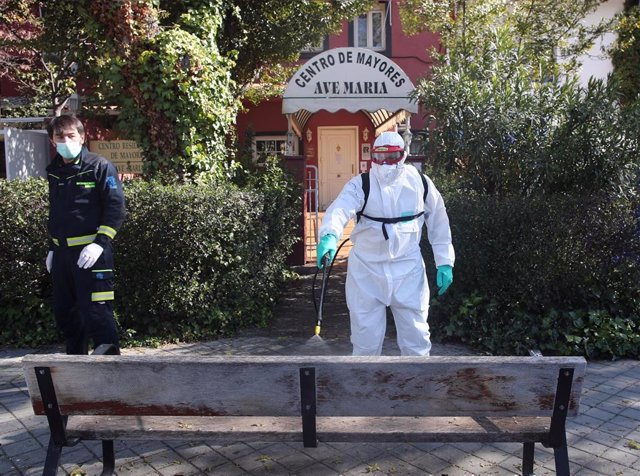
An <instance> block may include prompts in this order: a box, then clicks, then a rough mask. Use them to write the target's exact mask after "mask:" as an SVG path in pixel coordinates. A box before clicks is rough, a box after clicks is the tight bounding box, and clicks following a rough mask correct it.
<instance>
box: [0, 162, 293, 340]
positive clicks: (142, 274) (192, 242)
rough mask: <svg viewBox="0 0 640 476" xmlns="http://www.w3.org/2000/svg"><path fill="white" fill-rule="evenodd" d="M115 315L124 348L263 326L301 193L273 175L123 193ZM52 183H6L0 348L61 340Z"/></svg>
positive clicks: (128, 187) (139, 185) (131, 186)
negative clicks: (53, 277) (50, 216)
mask: <svg viewBox="0 0 640 476" xmlns="http://www.w3.org/2000/svg"><path fill="white" fill-rule="evenodd" d="M125 194H126V198H127V218H126V220H125V223H124V225H123V227H122V229H121V230H120V233H119V234H118V236H117V237H116V240H115V243H114V246H115V256H116V263H115V266H116V288H115V292H116V301H115V305H116V315H117V318H118V321H119V324H120V328H121V330H122V333H123V338H124V339H125V341H127V340H132V339H135V340H136V341H144V340H145V339H158V340H186V341H188V340H195V339H201V338H209V337H214V336H219V335H224V334H228V333H231V332H233V331H235V330H236V329H238V328H240V327H244V326H250V325H264V324H265V323H266V322H267V320H268V319H269V317H270V316H271V309H272V306H273V304H274V302H275V301H276V299H277V297H278V293H279V292H280V290H281V289H282V283H283V282H284V280H285V279H286V277H287V273H288V268H287V265H286V257H287V256H288V254H289V253H290V251H291V249H292V246H293V244H294V242H295V240H296V237H295V233H294V231H293V226H294V225H293V223H294V220H295V216H296V213H297V210H298V209H299V207H297V206H296V205H295V204H296V203H297V201H298V200H299V197H300V191H299V190H298V188H297V187H296V186H295V185H293V184H292V182H291V181H290V180H289V179H288V178H287V177H286V176H285V174H284V173H283V172H282V171H281V170H280V169H279V168H277V167H275V166H273V165H271V166H270V167H269V169H268V171H267V172H266V173H265V174H262V175H260V176H256V177H253V178H252V181H251V183H250V184H249V185H248V186H247V187H244V188H242V189H240V188H237V187H235V186H233V185H229V184H223V185H216V186H213V185H211V186H205V185H179V186H176V185H162V184H159V183H153V182H152V183H150V182H143V181H133V182H128V183H126V184H125ZM47 209H48V205H47V200H46V183H45V182H44V181H42V180H31V181H26V182H18V181H12V182H7V181H4V180H3V181H0V219H1V220H2V222H3V224H4V226H3V227H2V230H1V232H0V253H1V257H0V272H1V273H2V276H6V277H7V279H3V280H2V282H0V319H2V321H3V322H7V323H8V325H4V326H3V328H2V334H1V341H0V343H2V344H12V345H38V344H45V343H50V342H55V341H56V340H59V337H58V336H57V333H56V332H55V329H54V321H53V318H52V316H51V312H50V296H51V288H50V284H49V279H48V276H47V274H46V270H45V267H44V258H45V256H46V252H47V249H46V243H47V237H46V214H47Z"/></svg>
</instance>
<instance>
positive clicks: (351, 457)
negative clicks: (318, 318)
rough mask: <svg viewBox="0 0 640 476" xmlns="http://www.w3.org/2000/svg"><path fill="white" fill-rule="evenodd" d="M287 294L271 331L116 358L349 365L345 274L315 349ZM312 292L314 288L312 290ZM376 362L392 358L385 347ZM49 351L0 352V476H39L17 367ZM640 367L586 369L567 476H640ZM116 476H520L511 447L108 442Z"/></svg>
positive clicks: (303, 289)
mask: <svg viewBox="0 0 640 476" xmlns="http://www.w3.org/2000/svg"><path fill="white" fill-rule="evenodd" d="M301 272H302V274H304V276H303V278H302V279H301V280H300V281H299V282H297V283H296V284H294V285H293V286H292V287H291V289H290V293H289V295H288V296H287V297H286V299H284V300H283V301H282V302H281V303H280V305H279V313H278V314H277V315H278V318H277V319H276V322H275V323H274V325H273V326H271V327H270V328H269V329H257V330H256V329H254V330H249V331H244V332H242V333H240V334H239V335H238V336H237V337H234V338H229V339H220V340H217V341H213V342H204V343H198V344H185V345H168V346H164V347H162V348H160V349H148V348H135V349H126V350H125V352H124V353H127V354H134V353H153V352H157V353H165V354H197V355H219V354H224V355H231V354H233V355H242V354H264V355H314V354H328V355H349V353H350V344H349V339H348V318H347V313H346V308H345V306H344V301H343V300H342V283H343V281H344V269H341V268H340V267H337V268H336V270H335V271H334V274H333V276H332V279H333V281H331V285H330V288H329V291H328V294H327V301H326V302H327V307H326V308H325V312H324V316H325V317H324V320H323V326H322V336H323V337H324V339H323V341H322V342H320V343H317V342H315V341H314V340H312V341H310V340H309V338H310V337H311V335H312V334H313V328H314V325H315V311H314V308H313V305H312V304H311V298H310V294H309V288H310V283H311V275H309V273H308V270H306V271H305V270H301ZM317 284H318V286H319V284H320V283H319V281H318V283H317ZM392 336H393V332H392V330H390V336H389V338H388V339H387V341H386V342H385V349H384V353H385V354H387V355H397V354H398V349H397V346H396V345H395V343H394V340H393V338H392ZM35 351H37V352H51V351H54V352H59V351H60V348H52V349H37V350H34V349H0V475H2V476H18V475H30V474H41V472H42V467H43V464H44V457H45V453H46V445H47V441H48V436H49V433H48V430H47V424H46V418H45V417H36V416H34V415H33V412H32V409H31V406H30V403H29V399H28V395H27V391H26V386H25V383H24V379H23V375H22V370H21V368H20V362H21V358H22V356H24V355H25V354H28V353H31V352H35ZM470 352H471V351H470V350H468V349H466V348H464V347H462V346H454V345H437V344H435V345H434V347H433V352H432V354H433V355H465V354H468V353H470ZM639 381H640V362H638V361H635V360H621V361H616V362H609V361H596V362H589V364H588V367H587V376H586V379H585V382H584V386H583V395H582V400H581V415H580V416H579V417H577V418H574V419H571V420H570V421H569V422H568V443H569V459H570V463H571V474H573V475H579V476H587V475H608V476H613V475H620V476H622V475H639V474H640V385H638V382H639ZM100 457H101V454H100V446H99V443H94V442H83V443H80V444H78V445H77V446H75V447H73V448H65V450H64V451H63V453H62V465H61V468H60V470H59V472H58V474H72V475H79V474H86V475H98V474H100V471H101V465H100V463H99V462H98V460H99V458H100ZM116 458H117V459H116V468H117V473H118V475H136V476H143V475H173V476H178V475H184V476H186V475H196V474H205V475H207V474H216V475H246V474H251V475H272V474H273V475H304V476H306V475H310V476H313V475H318V476H324V475H349V476H354V475H360V474H366V473H370V474H379V475H425V474H434V475H448V476H457V475H511V474H518V473H519V471H520V462H521V445H519V444H494V445H480V444H455V445H454V444H449V445H442V444H410V443H406V444H321V445H320V446H319V447H318V448H307V449H305V448H303V447H302V445H301V444H251V445H249V444H244V443H238V444H235V445H230V446H217V445H215V443H214V442H202V443H193V442H180V441H166V442H133V441H128V442H116ZM553 467H554V466H553V453H552V452H551V451H549V450H546V449H544V448H542V447H540V446H539V445H538V446H537V447H536V474H537V475H538V476H540V475H545V474H554V470H553Z"/></svg>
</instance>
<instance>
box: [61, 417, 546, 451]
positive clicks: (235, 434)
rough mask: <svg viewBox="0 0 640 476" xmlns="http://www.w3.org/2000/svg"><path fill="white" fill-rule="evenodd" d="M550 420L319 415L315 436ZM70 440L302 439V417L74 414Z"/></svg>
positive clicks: (533, 437)
mask: <svg viewBox="0 0 640 476" xmlns="http://www.w3.org/2000/svg"><path fill="white" fill-rule="evenodd" d="M548 431H549V419H548V418H530V417H519V418H504V417H503V418H468V417H449V418H447V417H423V418H414V417H388V418H387V417H351V418H343V417H323V418H318V420H317V436H318V440H319V441H325V442H353V441H362V442H407V441H410V442H415V443H419V442H436V441H437V442H482V441H486V440H487V437H488V436H489V435H490V439H491V441H496V442H498V441H500V442H523V441H544V439H545V437H546V436H547V434H548ZM67 434H68V436H69V437H70V438H80V439H84V440H92V439H95V440H100V439H118V438H122V439H132V440H146V439H149V440H210V441H215V442H216V444H229V443H234V442H238V441H243V442H255V441H274V440H275V441H283V442H298V443H301V431H300V418H299V417H298V418H295V417H278V418H267V417H149V416H146V417H132V416H122V417H110V416H97V417H93V416H74V417H71V418H70V419H69V422H68V424H67Z"/></svg>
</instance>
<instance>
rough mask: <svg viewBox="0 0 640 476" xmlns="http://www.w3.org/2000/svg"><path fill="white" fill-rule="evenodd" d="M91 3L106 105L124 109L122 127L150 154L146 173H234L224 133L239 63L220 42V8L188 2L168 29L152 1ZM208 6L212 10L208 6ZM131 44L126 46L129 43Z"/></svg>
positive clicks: (201, 176) (206, 176) (232, 110)
mask: <svg viewBox="0 0 640 476" xmlns="http://www.w3.org/2000/svg"><path fill="white" fill-rule="evenodd" d="M125 3H127V2H124V3H123V4H119V5H118V6H117V7H113V5H112V2H107V1H104V2H102V1H101V2H90V3H89V4H88V5H87V8H86V12H85V15H86V16H87V22H88V25H89V29H90V31H91V32H92V35H93V36H94V37H95V38H96V39H97V41H96V46H95V48H94V50H93V52H92V54H93V57H94V58H95V61H94V63H95V65H96V67H95V70H94V74H95V80H96V84H97V90H98V92H99V100H100V101H102V102H107V103H110V102H115V103H117V104H119V106H120V111H121V114H120V116H119V121H118V127H119V129H121V130H122V131H125V132H126V133H127V135H128V137H130V138H132V139H134V140H136V142H137V143H138V144H139V145H140V146H141V148H142V149H143V151H144V156H145V172H146V173H148V174H150V175H158V176H163V175H169V176H170V175H174V176H177V177H178V178H179V179H183V180H199V181H201V180H211V179H214V180H220V179H223V178H226V177H228V176H229V175H231V174H232V169H233V164H232V163H229V162H228V161H227V157H228V156H229V154H228V151H227V148H226V144H225V141H226V134H227V132H228V130H229V129H230V128H231V126H232V124H233V121H234V120H235V116H236V112H237V107H238V104H237V103H236V101H235V100H234V98H233V97H232V94H231V90H232V89H233V83H232V81H231V79H230V68H231V67H232V65H233V62H232V61H231V60H230V59H228V58H226V57H224V56H222V55H221V54H220V53H219V52H218V48H217V46H216V43H215V41H214V38H215V35H216V32H217V30H218V28H219V27H220V18H219V11H218V10H217V8H218V7H216V6H215V3H218V2H202V3H203V5H202V6H200V8H199V9H194V8H192V7H191V5H190V4H191V3H199V2H188V3H187V4H185V5H182V3H181V5H182V7H183V8H184V10H181V14H180V15H177V16H176V17H175V18H174V20H175V22H174V23H170V24H166V23H162V20H163V17H162V15H161V12H160V11H159V9H158V7H156V6H154V5H153V4H152V3H150V2H138V3H135V2H132V3H131V5H129V6H127V5H125ZM205 7H208V8H205ZM125 39H126V40H128V41H124V40H125Z"/></svg>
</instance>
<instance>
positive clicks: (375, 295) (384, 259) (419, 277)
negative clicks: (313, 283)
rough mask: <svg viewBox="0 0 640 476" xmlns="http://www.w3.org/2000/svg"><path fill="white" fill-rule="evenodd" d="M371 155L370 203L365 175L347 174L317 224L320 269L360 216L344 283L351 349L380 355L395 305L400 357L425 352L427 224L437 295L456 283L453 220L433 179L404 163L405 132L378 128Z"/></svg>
mask: <svg viewBox="0 0 640 476" xmlns="http://www.w3.org/2000/svg"><path fill="white" fill-rule="evenodd" d="M371 155H372V168H371V172H370V174H369V194H368V198H367V199H366V201H365V191H364V189H363V186H364V188H366V185H364V180H363V175H362V174H361V175H358V176H355V177H353V178H352V179H351V180H349V182H348V183H347V184H346V185H345V186H344V188H343V189H342V191H341V192H340V195H338V197H337V198H336V200H335V201H334V202H333V203H332V204H331V206H329V208H328V209H327V211H326V214H325V216H324V219H323V220H322V225H321V227H320V230H319V236H320V242H319V243H318V248H317V256H318V267H319V268H322V267H323V266H324V263H323V257H324V256H325V255H327V254H328V261H326V263H331V261H332V260H333V258H334V256H335V252H336V248H337V240H338V237H340V236H341V235H342V232H343V230H344V227H345V226H346V225H347V223H348V222H349V220H350V219H352V218H354V217H356V216H357V217H358V221H357V223H356V225H355V227H354V229H353V231H352V233H351V241H352V242H353V247H352V249H351V252H350V254H349V264H348V268H347V281H346V285H345V291H346V300H347V307H348V308H349V315H350V320H351V343H352V344H353V355H381V353H382V343H383V341H384V336H385V332H386V307H387V306H389V307H390V309H391V312H392V313H393V317H394V320H395V325H396V330H397V338H398V346H399V347H400V351H401V352H402V355H424V356H427V355H429V352H430V350H431V340H430V334H429V325H428V324H427V316H428V313H429V285H428V282H427V279H426V273H425V265H424V261H423V259H422V254H421V252H420V238H421V236H422V224H423V223H425V224H426V226H427V236H428V238H429V242H430V244H431V247H432V249H433V255H434V258H435V263H436V267H437V278H436V282H437V285H438V287H439V294H444V292H445V291H446V290H447V288H448V287H449V285H450V284H451V283H452V282H453V264H454V260H455V255H454V250H453V245H452V243H451V230H450V228H449V218H448V216H447V212H446V209H445V206H444V201H443V200H442V196H441V195H440V192H438V190H437V189H436V187H435V185H434V184H433V182H432V181H431V179H430V178H428V177H426V176H424V175H422V174H421V173H420V172H419V171H418V170H417V169H416V168H415V167H413V166H411V165H408V166H407V165H405V163H404V162H405V159H406V157H407V153H406V151H405V144H404V140H403V139H402V137H401V136H400V134H398V133H397V132H383V133H382V134H380V136H378V138H376V140H375V142H374V146H373V149H372V154H371ZM421 175H422V176H421ZM425 187H426V191H425ZM365 202H366V203H365ZM363 207H364V209H363Z"/></svg>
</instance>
